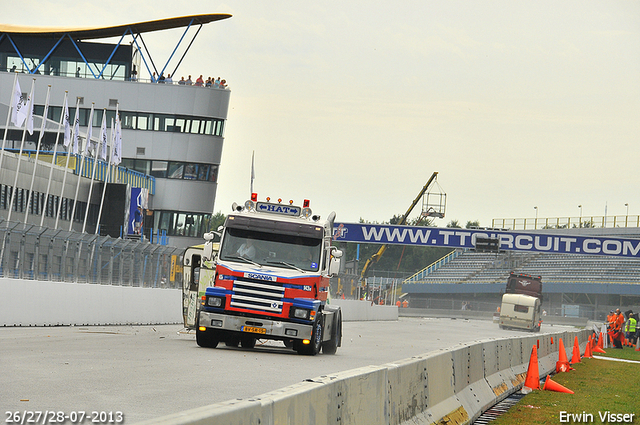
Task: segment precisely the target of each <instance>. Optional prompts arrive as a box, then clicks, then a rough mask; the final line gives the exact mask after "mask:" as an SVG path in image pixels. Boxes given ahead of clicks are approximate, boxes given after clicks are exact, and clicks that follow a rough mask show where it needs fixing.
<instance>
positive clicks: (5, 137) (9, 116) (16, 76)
mask: <svg viewBox="0 0 640 425" xmlns="http://www.w3.org/2000/svg"><path fill="white" fill-rule="evenodd" d="M17 82H18V73H17V72H16V73H15V75H14V77H13V88H12V89H11V100H10V101H9V110H8V111H7V124H6V125H5V126H4V137H3V138H2V151H0V171H2V161H3V160H4V146H5V143H6V142H7V131H9V120H10V119H11V109H12V107H13V97H14V92H15V91H16V83H17Z"/></svg>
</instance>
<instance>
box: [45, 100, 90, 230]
mask: <svg viewBox="0 0 640 425" xmlns="http://www.w3.org/2000/svg"><path fill="white" fill-rule="evenodd" d="M68 94H69V92H68V91H65V92H64V96H65V98H64V100H65V103H64V105H67V103H66V102H67V101H68V97H67V95H68ZM67 107H68V105H67ZM79 113H80V99H76V116H75V117H74V122H75V120H79V119H80V118H79V117H78V115H79ZM63 121H64V122H65V130H64V131H65V139H64V141H63V144H64V145H65V147H66V148H67V162H66V164H65V166H64V174H63V176H62V189H60V198H59V202H58V211H56V223H55V225H54V227H53V228H54V229H56V230H58V221H59V220H60V209H61V208H62V200H63V199H64V198H63V197H62V195H64V186H65V185H66V183H67V173H68V171H69V157H70V156H71V149H72V147H73V145H71V140H70V138H71V137H70V135H69V140H68V141H67V126H66V122H68V121H69V111H68V110H64V111H62V114H60V124H59V125H58V135H57V136H56V149H55V150H54V158H55V154H56V152H57V150H58V137H59V136H60V127H62V122H63ZM73 131H74V137H77V135H76V134H75V126H74V129H73ZM52 174H53V164H51V170H49V186H50V185H51V175H52ZM49 186H47V200H48V199H49ZM47 202H48V201H47ZM43 222H44V213H43V215H42V218H41V219H40V226H42V223H43Z"/></svg>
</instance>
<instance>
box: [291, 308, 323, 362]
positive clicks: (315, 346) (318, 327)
mask: <svg viewBox="0 0 640 425" xmlns="http://www.w3.org/2000/svg"><path fill="white" fill-rule="evenodd" d="M322 330H323V326H322V317H320V318H318V320H316V322H315V323H314V324H313V333H312V334H311V343H309V344H308V345H304V344H302V342H300V343H298V344H296V351H297V352H298V354H303V355H306V356H315V355H316V354H318V353H319V352H320V347H321V346H322Z"/></svg>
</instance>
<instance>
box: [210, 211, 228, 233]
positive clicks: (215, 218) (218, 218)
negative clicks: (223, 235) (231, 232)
mask: <svg viewBox="0 0 640 425" xmlns="http://www.w3.org/2000/svg"><path fill="white" fill-rule="evenodd" d="M226 219H227V217H225V215H224V214H222V211H218V212H217V213H215V214H214V215H212V216H211V224H210V226H209V231H210V232H217V231H218V227H220V226H222V225H223V224H224V221H225V220H226Z"/></svg>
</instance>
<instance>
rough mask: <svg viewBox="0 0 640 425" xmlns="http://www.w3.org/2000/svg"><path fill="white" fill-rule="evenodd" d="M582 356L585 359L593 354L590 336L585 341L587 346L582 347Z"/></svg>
mask: <svg viewBox="0 0 640 425" xmlns="http://www.w3.org/2000/svg"><path fill="white" fill-rule="evenodd" d="M582 357H584V358H587V359H592V358H593V354H591V337H589V342H587V346H586V347H585V349H584V356H582Z"/></svg>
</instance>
